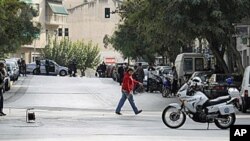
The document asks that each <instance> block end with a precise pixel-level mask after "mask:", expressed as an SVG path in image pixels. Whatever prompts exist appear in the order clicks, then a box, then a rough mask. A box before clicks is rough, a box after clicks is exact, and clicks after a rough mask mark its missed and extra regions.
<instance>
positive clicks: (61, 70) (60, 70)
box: [26, 60, 68, 76]
mask: <svg viewBox="0 0 250 141" xmlns="http://www.w3.org/2000/svg"><path fill="white" fill-rule="evenodd" d="M40 63H41V66H40V72H41V74H46V69H45V60H40ZM26 67H27V68H26V71H27V73H33V74H38V70H37V67H36V63H35V62H32V63H29V64H27V65H26ZM49 74H51V75H60V76H66V75H67V74H68V68H67V67H64V66H60V65H58V64H57V63H56V62H55V61H53V60H49Z"/></svg>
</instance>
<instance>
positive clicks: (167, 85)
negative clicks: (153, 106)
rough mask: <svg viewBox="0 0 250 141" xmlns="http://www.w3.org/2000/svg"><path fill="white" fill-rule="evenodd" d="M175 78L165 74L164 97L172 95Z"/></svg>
mask: <svg viewBox="0 0 250 141" xmlns="http://www.w3.org/2000/svg"><path fill="white" fill-rule="evenodd" d="M172 81H173V76H171V75H170V74H163V85H162V97H169V96H170V94H171V87H172Z"/></svg>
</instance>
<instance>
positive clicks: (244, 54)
mask: <svg viewBox="0 0 250 141" xmlns="http://www.w3.org/2000/svg"><path fill="white" fill-rule="evenodd" d="M249 27H250V25H244V24H239V25H237V26H236V32H237V35H236V47H237V50H238V51H239V52H240V54H241V59H242V65H243V67H244V68H245V67H247V66H249V65H250V58H249V56H250V41H249V33H250V29H249Z"/></svg>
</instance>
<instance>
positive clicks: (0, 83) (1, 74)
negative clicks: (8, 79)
mask: <svg viewBox="0 0 250 141" xmlns="http://www.w3.org/2000/svg"><path fill="white" fill-rule="evenodd" d="M6 75H7V72H6V70H5V64H4V63H3V62H0V116H5V115H6V114H5V113H4V112H3V100H4V99H3V87H4V78H5V76H6Z"/></svg>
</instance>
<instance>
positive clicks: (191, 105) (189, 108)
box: [162, 82, 237, 129]
mask: <svg viewBox="0 0 250 141" xmlns="http://www.w3.org/2000/svg"><path fill="white" fill-rule="evenodd" d="M195 87H197V85H196V86H193V85H191V83H190V82H188V83H185V84H184V85H183V86H182V87H181V88H180V89H179V91H178V92H177V97H178V99H179V101H180V104H179V103H171V104H169V105H168V106H167V107H166V108H165V109H164V111H163V112H162V120H163V123H164V124H165V125H166V126H167V127H169V128H179V127H181V126H182V125H183V124H184V123H185V121H186V115H188V116H189V118H191V119H192V120H193V121H195V122H200V123H208V126H207V128H209V123H215V125H216V126H217V127H218V128H221V129H227V128H229V127H230V126H231V125H233V124H234V123H235V120H236V116H235V110H234V105H233V104H234V103H235V101H236V99H237V98H236V97H234V95H233V94H232V95H231V93H236V92H235V91H237V89H231V88H230V89H229V90H228V92H229V96H221V97H218V98H216V99H213V100H209V99H208V97H207V96H206V95H205V94H204V93H203V92H201V91H200V90H196V88H195Z"/></svg>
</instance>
